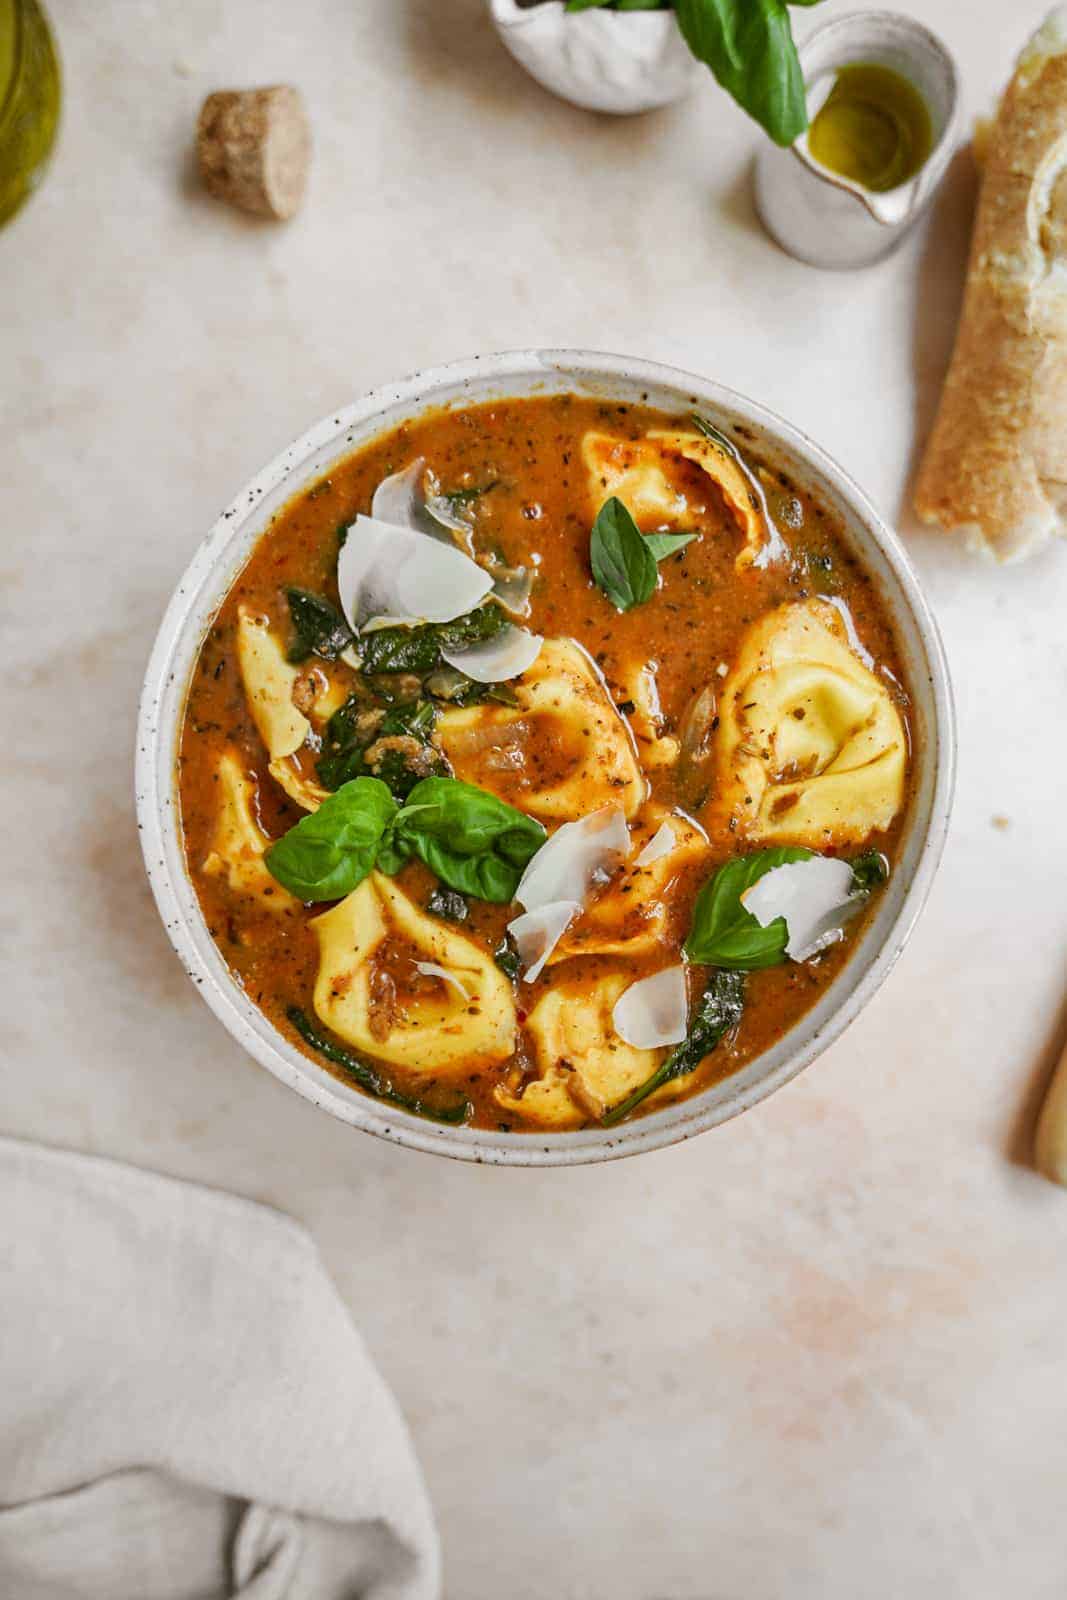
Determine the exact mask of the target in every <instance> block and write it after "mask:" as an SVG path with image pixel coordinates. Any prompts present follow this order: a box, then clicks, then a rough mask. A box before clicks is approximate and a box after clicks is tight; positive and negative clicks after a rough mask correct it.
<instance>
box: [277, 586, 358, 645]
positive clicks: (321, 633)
mask: <svg viewBox="0 0 1067 1600" xmlns="http://www.w3.org/2000/svg"><path fill="white" fill-rule="evenodd" d="M285 598H286V599H287V600H288V602H289V615H290V616H291V617H292V619H293V630H294V632H295V634H296V638H295V639H294V640H293V643H292V645H291V646H290V647H289V660H290V661H291V662H293V663H294V664H295V663H296V662H298V661H306V660H307V658H308V656H310V655H312V654H314V655H317V656H322V658H323V660H325V661H336V660H337V657H338V656H339V655H340V654H341V651H342V650H347V648H348V646H349V645H350V644H353V643H354V642H355V634H354V633H353V632H352V629H351V628H350V627H349V626H348V623H347V622H346V621H345V619H344V617H343V616H342V615H341V613H340V612H339V611H338V609H337V607H336V606H335V605H333V604H332V603H331V602H330V601H329V600H327V599H326V598H325V597H324V596H323V595H321V594H314V593H313V592H312V590H310V589H296V588H293V589H286V591H285Z"/></svg>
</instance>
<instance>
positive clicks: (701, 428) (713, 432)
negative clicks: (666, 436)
mask: <svg viewBox="0 0 1067 1600" xmlns="http://www.w3.org/2000/svg"><path fill="white" fill-rule="evenodd" d="M689 418H690V421H691V422H692V424H693V426H694V428H696V429H697V430H698V432H700V433H702V434H703V435H704V437H705V439H710V440H711V442H712V444H717V445H718V447H719V449H720V450H725V452H726V454H727V455H728V456H733V458H734V460H735V461H740V459H741V458H740V456H739V455H738V453H737V446H736V445H735V444H734V442H733V440H732V439H728V438H727V437H726V435H725V433H723V432H722V431H721V430H720V429H719V428H717V427H716V426H715V424H714V423H713V422H709V421H708V419H707V418H706V417H702V416H701V415H700V414H699V412H697V411H691V412H690V413H689Z"/></svg>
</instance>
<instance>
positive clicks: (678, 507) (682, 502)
mask: <svg viewBox="0 0 1067 1600" xmlns="http://www.w3.org/2000/svg"><path fill="white" fill-rule="evenodd" d="M582 456H583V458H584V461H585V466H586V470H587V472H588V474H589V487H590V494H591V496H592V501H593V511H594V515H595V513H596V511H598V510H599V509H600V507H601V505H603V503H604V501H605V500H607V499H608V498H609V497H610V496H611V495H617V496H618V497H619V499H620V500H622V501H623V502H624V503H625V505H626V506H627V507H628V508H629V510H630V512H631V513H632V515H633V517H634V519H635V521H636V522H637V523H638V524H639V525H640V526H641V528H642V531H643V532H645V533H648V532H651V531H652V530H653V529H655V528H660V527H663V526H664V525H665V524H682V523H684V521H685V519H686V516H687V514H691V513H692V512H693V511H698V512H699V511H700V510H701V509H702V505H700V504H698V505H696V506H694V505H693V504H692V501H693V490H694V482H695V483H696V484H697V485H699V486H700V491H699V492H703V489H704V488H705V487H706V483H707V480H709V479H710V480H711V482H712V483H713V484H715V485H716V487H717V488H718V490H719V492H720V493H721V495H722V497H723V499H724V500H725V502H726V505H727V507H728V508H729V510H730V512H731V514H732V515H733V518H734V520H735V522H736V523H737V525H738V527H739V528H740V530H741V532H742V533H743V535H744V538H745V543H744V547H743V549H742V550H741V553H740V554H739V555H738V557H737V566H738V568H743V567H746V566H750V565H751V564H752V562H753V561H754V560H755V559H756V557H757V556H758V555H760V553H761V552H762V551H763V550H764V549H765V548H769V547H770V546H771V545H772V544H774V543H776V538H775V534H774V530H773V529H772V528H771V526H770V524H769V523H768V521H767V518H766V516H765V515H764V512H763V508H762V504H761V499H760V495H759V492H758V491H757V489H756V487H755V485H754V483H753V482H752V480H751V479H750V478H749V476H748V474H747V473H746V472H745V469H744V468H743V466H742V465H741V463H740V461H739V460H738V459H737V457H736V456H734V455H732V454H731V453H730V451H729V450H727V449H726V447H725V446H724V445H720V444H716V443H715V441H714V440H713V439H706V438H704V437H703V435H702V434H698V433H684V432H681V431H678V430H669V429H653V430H652V432H651V433H648V434H646V435H645V437H644V438H642V439H617V438H615V437H614V436H613V435H612V434H608V433H587V434H586V435H585V437H584V438H583V440H582ZM693 467H696V468H698V469H699V472H698V473H693V471H692V468H693Z"/></svg>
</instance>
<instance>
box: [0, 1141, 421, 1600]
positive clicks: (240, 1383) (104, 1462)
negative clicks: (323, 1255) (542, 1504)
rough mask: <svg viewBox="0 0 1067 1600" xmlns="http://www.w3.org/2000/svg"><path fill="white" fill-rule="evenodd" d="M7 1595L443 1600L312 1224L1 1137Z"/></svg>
mask: <svg viewBox="0 0 1067 1600" xmlns="http://www.w3.org/2000/svg"><path fill="white" fill-rule="evenodd" d="M0 1218H2V1223H0V1595H2V1596H4V1597H5V1600H222V1597H225V1596H230V1595H233V1596H240V1597H241V1600H435V1597H436V1596H437V1595H438V1594H439V1592H440V1580H439V1560H438V1548H437V1537H436V1533H435V1531H434V1525H433V1518H432V1514H431V1511H430V1507H429V1504H428V1501H427V1498H426V1491H425V1487H424V1485H423V1481H422V1477H421V1475H420V1472H419V1468H418V1464H417V1462H416V1460H415V1456H414V1453H413V1450H412V1447H411V1441H410V1439H409V1437H408V1434H407V1430H406V1428H405V1425H404V1422H403V1419H402V1417H401V1415H400V1412H399V1410H398V1408H397V1406H396V1403H395V1401H394V1400H393V1398H392V1395H391V1394H390V1393H389V1391H388V1389H386V1387H385V1385H384V1383H383V1382H382V1379H381V1377H380V1376H379V1374H378V1373H377V1371H376V1370H375V1368H374V1366H373V1365H372V1363H371V1361H370V1358H369V1356H368V1355H367V1352H366V1350H365V1348H364V1346H363V1343H362V1341H361V1339H360V1336H359V1334H358V1333H357V1332H356V1330H355V1328H354V1327H353V1326H352V1323H351V1322H350V1320H349V1318H348V1314H347V1312H346V1310H345V1308H344V1306H343V1304H342V1303H341V1301H340V1299H339V1298H338V1295H337V1293H336V1291H335V1289H334V1288H333V1285H332V1284H331V1282H330V1280H329V1278H328V1277H327V1276H326V1273H325V1271H324V1269H323V1267H322V1264H321V1262H320V1261H319V1259H318V1256H317V1254H316V1252H315V1247H314V1245H313V1244H312V1242H311V1240H310V1238H309V1237H308V1235H307V1234H306V1233H305V1232H304V1230H303V1229H302V1228H300V1227H298V1226H297V1224H296V1223H294V1222H292V1221H291V1220H290V1219H288V1218H287V1217H284V1216H282V1215H281V1214H280V1213H277V1212H273V1211H269V1210H267V1209H266V1208H265V1207H263V1206H259V1205H254V1204H252V1203H251V1202H250V1201H246V1200H239V1199H236V1198H234V1197H232V1196H230V1195H225V1194H219V1193H216V1192H214V1191H211V1190H207V1189H201V1188H198V1187H196V1186H194V1185H192V1184H187V1183H179V1182H176V1181H174V1180H172V1179H169V1178H159V1177H154V1176H152V1175H150V1174H147V1173H142V1172H138V1171H135V1170H133V1169H132V1168H129V1167H123V1166H119V1165H117V1164H116V1163H114V1162H111V1161H103V1160H99V1159H97V1158H96V1157H92V1156H80V1155H70V1154H67V1153H65V1152H61V1151H56V1150H47V1149H43V1148H41V1147H40V1146H37V1145H31V1144H24V1143H21V1142H19V1141H18V1140H12V1139H3V1138H0Z"/></svg>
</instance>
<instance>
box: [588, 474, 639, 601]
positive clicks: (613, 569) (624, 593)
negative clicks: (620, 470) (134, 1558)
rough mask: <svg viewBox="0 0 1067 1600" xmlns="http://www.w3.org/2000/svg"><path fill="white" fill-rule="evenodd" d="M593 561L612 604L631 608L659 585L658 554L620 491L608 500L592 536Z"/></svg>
mask: <svg viewBox="0 0 1067 1600" xmlns="http://www.w3.org/2000/svg"><path fill="white" fill-rule="evenodd" d="M589 561H590V564H591V566H592V568H593V577H594V579H595V580H596V584H597V587H598V588H599V589H601V590H603V592H604V594H606V595H607V597H608V599H609V600H610V601H611V603H612V605H614V606H616V607H617V608H618V609H619V610H620V611H630V610H631V609H632V608H633V607H634V606H638V605H642V604H643V603H644V602H645V601H646V600H648V599H650V597H651V595H652V593H653V591H654V589H655V587H656V558H655V556H654V555H653V554H652V551H651V550H650V549H649V547H648V541H647V540H646V539H645V537H644V535H643V534H642V532H641V530H640V528H639V527H638V526H637V523H636V522H635V521H634V519H633V517H632V516H631V514H630V511H629V508H628V507H627V506H625V505H624V504H623V502H622V501H621V500H620V499H619V498H618V496H617V495H612V497H611V499H610V500H605V502H604V504H603V505H602V506H601V508H600V510H599V512H598V513H597V519H596V521H595V522H594V523H593V531H592V533H591V535H590V538H589Z"/></svg>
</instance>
